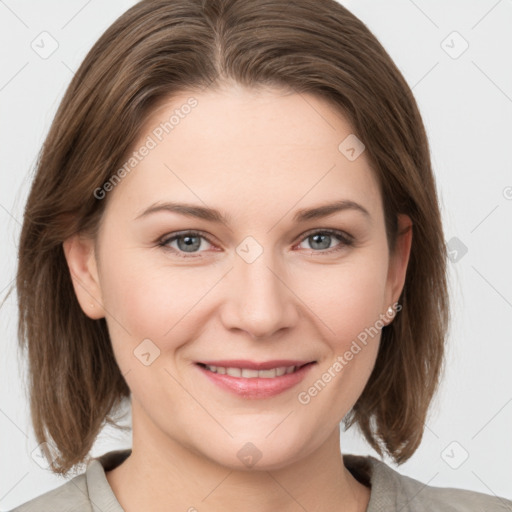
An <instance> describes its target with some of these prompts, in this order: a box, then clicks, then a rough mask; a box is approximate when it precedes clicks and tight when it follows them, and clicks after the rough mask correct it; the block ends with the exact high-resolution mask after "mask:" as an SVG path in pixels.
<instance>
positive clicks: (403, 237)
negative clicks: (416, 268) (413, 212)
mask: <svg viewBox="0 0 512 512" xmlns="http://www.w3.org/2000/svg"><path fill="white" fill-rule="evenodd" d="M412 226H413V224H412V221H411V219H410V217H409V216H408V215H405V214H399V215H398V236H397V240H396V246H395V250H394V251H393V253H392V254H391V257H390V262H389V271H388V287H387V288H388V290H387V295H388V297H387V301H386V306H391V305H392V304H394V303H395V302H398V299H399V297H400V295H401V293H402V290H403V288H404V284H405V278H406V275H407V267H408V264H409V258H410V255H411V246H412V236H413V229H412Z"/></svg>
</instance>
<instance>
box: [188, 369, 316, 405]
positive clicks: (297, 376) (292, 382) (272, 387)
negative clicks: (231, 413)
mask: <svg viewBox="0 0 512 512" xmlns="http://www.w3.org/2000/svg"><path fill="white" fill-rule="evenodd" d="M313 364H314V363H309V364H307V365H305V366H303V367H302V368H299V369H298V370H297V371H295V372H293V373H285V374H284V375H281V376H280V377H272V378H267V379H265V378H261V377H253V378H249V379H248V378H244V377H232V376H231V375H226V374H224V375H222V374H220V373H214V372H211V371H210V370H207V369H206V368H204V367H203V366H200V365H196V366H197V368H199V369H200V370H201V372H202V373H203V374H204V375H205V376H206V377H208V378H209V379H210V380H211V381H212V382H213V383H214V384H217V386H219V387H221V388H222V389H225V390H227V391H230V392H232V393H234V394H236V395H238V396H241V397H243V398H269V397H272V396H275V395H278V394H279V393H283V392H284V391H286V390H287V389H290V388H292V387H293V386H296V385H297V384H298V383H299V382H301V381H302V380H303V379H304V377H305V376H306V374H307V373H308V372H309V370H310V368H311V367H312V366H313Z"/></svg>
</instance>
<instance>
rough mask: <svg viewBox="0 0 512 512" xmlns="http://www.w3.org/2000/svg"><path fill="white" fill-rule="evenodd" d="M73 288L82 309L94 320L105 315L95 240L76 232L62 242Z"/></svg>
mask: <svg viewBox="0 0 512 512" xmlns="http://www.w3.org/2000/svg"><path fill="white" fill-rule="evenodd" d="M62 248H63V250H64V256H65V258H66V261H67V264H68V268H69V272H70V275H71V280H72V282H73V288H74V290H75V294H76V297H77V299H78V302H79V303H80V307H81V308H82V311H83V312H84V313H85V314H86V315H87V316H88V317H89V318H92V319H94V320H97V319H99V318H103V317H104V316H105V314H104V311H103V300H102V296H101V286H100V281H99V276H98V269H97V266H96V258H95V250H94V240H93V239H92V238H85V237H83V236H81V235H80V234H76V235H73V236H71V237H70V238H68V239H66V240H65V241H64V242H63V243H62Z"/></svg>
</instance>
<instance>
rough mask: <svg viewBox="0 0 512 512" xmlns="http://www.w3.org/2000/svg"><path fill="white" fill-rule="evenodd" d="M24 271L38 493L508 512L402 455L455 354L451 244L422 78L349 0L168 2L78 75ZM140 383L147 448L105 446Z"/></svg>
mask: <svg viewBox="0 0 512 512" xmlns="http://www.w3.org/2000/svg"><path fill="white" fill-rule="evenodd" d="M17 288H18V293H19V304H20V340H21V342H22V344H23V346H25V347H26V349H27V353H28V358H29V365H30V374H31V383H30V384H31V410H32V417H33V423H34V429H35V433H36V436H37V439H38V441H39V442H41V443H47V444H45V445H44V446H45V447H47V456H48V459H49V461H50V462H51V468H52V469H53V471H55V472H56V473H61V474H67V473H68V472H69V471H70V470H71V469H72V468H73V467H75V466H77V465H79V464H83V463H84V462H87V468H86V472H85V473H84V474H82V475H79V476H77V477H75V478H74V479H73V480H72V481H70V482H68V483H66V484H64V485H63V486H61V487H59V488H58V489H56V490H53V491H50V492H49V493H46V494H44V495H43V496H40V497H38V498H36V499H34V500H32V501H31V502H29V503H27V504H25V505H23V506H21V507H19V508H17V509H16V510H20V511H21V510H36V509H37V510H45V509H51V510H66V509H69V508H70V507H72V509H73V510H76V511H79V510H80V511H81V510H84V511H85V510H91V509H92V507H96V508H97V509H99V510H111V511H122V510H125V511H127V512H131V511H134V510H141V509H143V510H152V511H159V510H166V511H168V510H189V511H192V510H199V511H201V510H212V511H213V510H220V509H222V510H236V509H241V508H243V509H244V510H258V511H261V510H283V511H292V510H299V509H301V510H304V509H305V510H322V511H329V510H333V511H334V510H337V511H339V510H343V511H358V512H362V511H368V512H376V511H378V510H386V511H388V510H421V509H425V510H481V509H482V508H484V509H485V510H502V509H503V507H507V506H508V507H511V506H512V502H510V501H507V500H505V499H502V498H497V497H491V496H487V495H484V494H480V493H476V492H471V491H467V490H457V489H440V488H435V487H431V486H425V485H424V484H423V483H421V482H419V481H416V480H414V479H411V478H408V477H405V476H402V475H400V474H399V473H398V472H396V471H394V470H393V469H392V468H390V467H389V466H387V465H386V464H385V463H384V462H382V461H379V460H378V459H376V458H374V457H362V456H355V455H348V454H345V455H342V454H341V452H340V443H339V433H340V432H339V424H340V422H341V421H342V420H343V421H344V423H345V426H346V427H347V428H348V427H350V426H352V425H357V426H358V427H359V428H360V429H361V431H362V433H363V434H364V436H365V438H366V440H367V441H368V442H369V444H370V446H372V447H373V448H374V449H375V450H376V451H377V452H378V453H379V454H381V455H383V454H384V453H386V454H388V455H389V456H391V457H392V458H393V460H394V461H395V462H396V463H402V462H404V461H406V460H407V459H409V458H410V457H411V456H412V454H413V453H414V452H415V450H416V449H417V447H418V446H419V444H420V442H421V439H422V434H423V429H424V421H425V419H426V415H427V411H428V407H429V404H430V402H431V400H432V397H433V396H434V393H435V391H436V389H437V386H438V382H439V377H440V374H441V369H442V363H443V357H444V343H445V336H446V332H447V326H448V319H449V310H448V296H447V288H446V250H445V246H444V237H443V232H442V225H441V220H440V213H439V207H438V202H437V195H436V189H435V183H434V178H433V173H432V169H431V165H430V159H429V149H428V142H427V138H426V135H425V130H424V127H423V124H422V120H421V117H420V115H419V112H418V108H417V105H416V103H415V101H414V98H413V96H412V94H411V91H410V89H409V87H408V86H407V84H406V82H405V80H404V79H403V77H402V76H401V74H400V73H399V71H398V70H397V68H396V66H395V65H394V64H393V62H392V61H391V59H390V57H389V56H388V55H387V53H386V52H385V50H384V49H383V48H382V46H381V45H380V44H379V43H378V41H377V40H376V39H375V37H374V36H373V35H372V34H371V33H370V32H369V31H368V29H367V28H366V27H365V26H364V25H363V24H362V23H361V22H360V21H359V20H357V19H356V18H355V17H354V16H353V15H351V14H350V13H349V12H348V11H347V10H346V9H344V8H343V7H342V6H340V5H339V4H337V3H336V2H334V1H330V0H322V1H318V0H314V1H313V0H300V1H296V2H287V1H268V0H251V1H248V0H208V1H199V0H198V1H190V0H178V1H168V0H167V1H163V0H145V1H142V2H140V3H138V4H137V5H135V6H134V7H133V8H131V9H130V10H129V11H127V12H126V13H125V14H124V15H123V16H121V17H120V18H119V19H118V20H117V21H116V22H115V23H114V24H113V25H112V26H111V27H110V28H109V29H108V30H107V31H106V33H105V34H104V35H103V36H102V37H101V38H100V40H99V41H98V42H97V44H96V45H95V46H94V47H93V49H92V50H91V51H90V52H89V54H88V56H87V57H86V59H85V61H84V62H83V64H82V66H81V67H80V69H79V70H78V72H77V73H76V75H75V77H74V79H73V81H72V83H71V84H70V86H69V88H68V91H67V92H66V95H65V97H64V99H63V101H62V103H61V106H60V108H59V111H58V112H57V115H56V118H55V120H54V122H53V125H52V128H51V130H50V133H49V135H48V138H47V140H46V143H45V145H44V148H43V152H42V155H41V158H40V161H39V166H38V172H37V175H36V177H35V180H34V183H33V186H32V190H31V193H30V196H29V199H28V202H27V207H26V211H25V218H24V224H23V230H22V235H21V241H20V249H19V270H18V277H17ZM125 400H129V401H130V402H131V407H132V418H133V446H132V449H131V450H123V451H113V452H109V453H107V454H105V455H104V456H103V457H100V458H98V459H90V458H89V457H88V454H89V451H90V449H91V447H92V445H93V443H94V441H95V439H96V437H97V435H98V433H99V432H100V430H101V428H102V427H103V426H104V424H105V422H109V423H112V422H114V419H113V418H114V414H115V412H116V411H117V410H118V408H119V406H120V405H121V404H122V403H123V401H125Z"/></svg>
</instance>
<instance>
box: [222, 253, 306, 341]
mask: <svg viewBox="0 0 512 512" xmlns="http://www.w3.org/2000/svg"><path fill="white" fill-rule="evenodd" d="M286 277H287V273H286V271H285V269H284V268H283V266H282V265H278V264H277V261H276V260H275V259H274V258H272V257H271V254H270V251H264V252H263V253H262V254H261V255H260V256H259V257H258V258H257V259H256V260H255V261H253V262H251V263H249V262H247V261H245V260H244V259H243V258H241V257H239V256H238V255H236V256H235V260H234V266H233V269H232V270H231V272H229V273H228V274H227V276H226V282H225V283H224V286H226V288H227V289H228V292H227V296H228V299H227V300H226V301H225V302H224V304H223V307H222V308H221V320H222V322H223V324H224V326H225V328H226V329H229V330H233V329H238V330H241V331H244V332H246V333H248V334H249V335H250V336H251V337H252V338H253V339H258V340H260V339H268V338H271V337H272V336H275V335H276V333H278V332H279V331H280V330H285V329H286V328H291V327H293V326H294V325H295V324H296V322H297V320H298V318H299V311H298V303H299V302H300V301H299V300H298V299H297V297H296V295H295V294H294V293H293V286H291V285H290V284H289V283H287V279H286Z"/></svg>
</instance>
